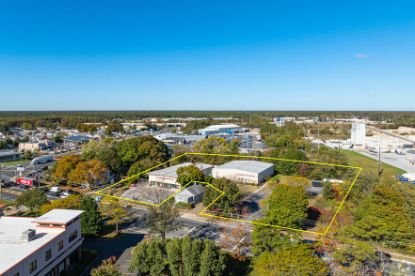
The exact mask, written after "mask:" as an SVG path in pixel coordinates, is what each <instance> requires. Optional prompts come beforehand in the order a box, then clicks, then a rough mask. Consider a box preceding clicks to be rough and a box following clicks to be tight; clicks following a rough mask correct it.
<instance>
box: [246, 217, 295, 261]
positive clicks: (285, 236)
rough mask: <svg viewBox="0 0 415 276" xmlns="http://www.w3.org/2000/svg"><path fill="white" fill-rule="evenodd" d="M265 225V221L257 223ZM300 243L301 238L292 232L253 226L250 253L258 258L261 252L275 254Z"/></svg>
mask: <svg viewBox="0 0 415 276" xmlns="http://www.w3.org/2000/svg"><path fill="white" fill-rule="evenodd" d="M259 222H262V223H266V221H265V219H263V220H262V221H259ZM300 242H301V236H300V235H299V234H297V233H293V232H287V233H285V232H283V231H281V230H280V229H278V228H274V227H269V226H260V225H255V226H254V231H253V232H252V252H253V253H254V254H255V255H256V256H258V255H260V254H261V253H263V252H277V251H281V250H284V248H287V247H289V246H291V245H292V244H298V243H300Z"/></svg>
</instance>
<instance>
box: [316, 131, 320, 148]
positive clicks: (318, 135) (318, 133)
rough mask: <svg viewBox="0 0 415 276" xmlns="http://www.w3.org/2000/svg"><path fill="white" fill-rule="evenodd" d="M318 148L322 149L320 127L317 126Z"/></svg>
mask: <svg viewBox="0 0 415 276" xmlns="http://www.w3.org/2000/svg"><path fill="white" fill-rule="evenodd" d="M317 148H318V150H319V151H320V129H319V128H317Z"/></svg>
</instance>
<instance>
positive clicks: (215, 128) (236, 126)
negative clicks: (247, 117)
mask: <svg viewBox="0 0 415 276" xmlns="http://www.w3.org/2000/svg"><path fill="white" fill-rule="evenodd" d="M225 128H240V126H238V125H235V124H222V125H211V126H208V127H206V128H204V129H203V130H212V131H214V130H215V131H218V130H221V129H225Z"/></svg>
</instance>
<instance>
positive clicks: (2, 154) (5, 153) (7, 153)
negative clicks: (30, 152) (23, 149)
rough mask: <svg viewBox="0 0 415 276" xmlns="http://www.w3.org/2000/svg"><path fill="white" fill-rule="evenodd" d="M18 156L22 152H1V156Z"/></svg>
mask: <svg viewBox="0 0 415 276" xmlns="http://www.w3.org/2000/svg"><path fill="white" fill-rule="evenodd" d="M16 154H20V152H18V151H14V150H1V151H0V156H10V155H16Z"/></svg>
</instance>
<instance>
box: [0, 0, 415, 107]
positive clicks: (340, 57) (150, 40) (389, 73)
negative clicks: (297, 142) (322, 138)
mask: <svg viewBox="0 0 415 276" xmlns="http://www.w3.org/2000/svg"><path fill="white" fill-rule="evenodd" d="M107 109H110V110H127V109H128V110H149V109H152V110H154V109H157V110H164V109H168V110H179V109H189V110H224V109H226V110H415V1H413V0H409V1H393V2H391V1H382V0H377V1H371V0H367V1H354V0H349V1H318V0H315V1H309V0H308V1H284V2H283V1H276V0H275V1H260V0H258V1H243V0H239V1H226V0H221V1H216V0H209V1H202V0H189V1H179V0H177V1H175V0H164V1H163V0H151V1H141V0H135V1H123V0H117V1H115V0H113V1H106V0H97V1H93V0H88V1H79V0H72V1H68V0H60V1H56V0H54V1H42V0H39V1H30V0H27V1H21V0H4V1H0V110H107Z"/></svg>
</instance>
